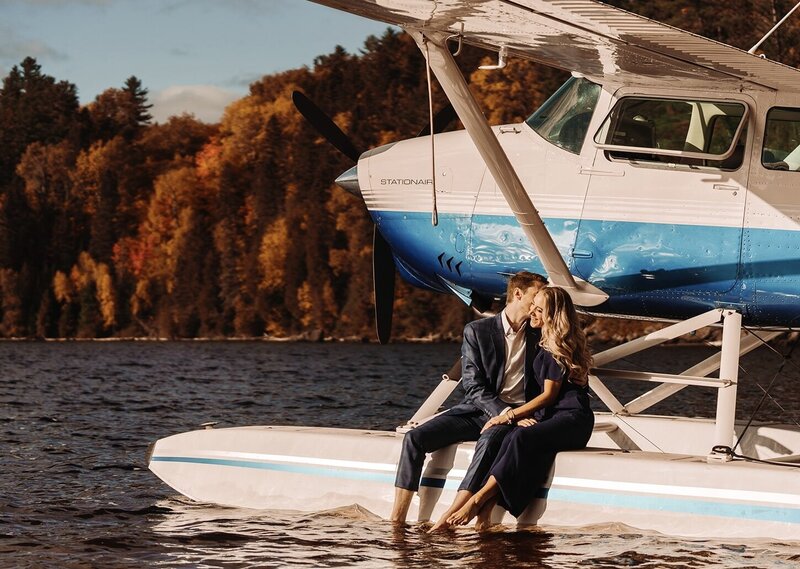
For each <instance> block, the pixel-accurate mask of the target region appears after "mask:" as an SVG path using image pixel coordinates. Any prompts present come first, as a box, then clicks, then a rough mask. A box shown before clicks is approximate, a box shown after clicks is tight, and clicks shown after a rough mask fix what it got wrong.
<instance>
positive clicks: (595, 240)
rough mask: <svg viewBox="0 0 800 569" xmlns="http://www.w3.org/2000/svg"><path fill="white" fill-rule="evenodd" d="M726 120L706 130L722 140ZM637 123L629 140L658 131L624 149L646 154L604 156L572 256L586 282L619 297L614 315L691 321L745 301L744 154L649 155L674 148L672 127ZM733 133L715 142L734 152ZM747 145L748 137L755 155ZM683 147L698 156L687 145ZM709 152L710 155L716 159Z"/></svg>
mask: <svg viewBox="0 0 800 569" xmlns="http://www.w3.org/2000/svg"><path fill="white" fill-rule="evenodd" d="M671 103H674V101H672V102H671ZM652 106H653V107H657V105H652ZM646 107H647V106H646V105H642V106H641V107H640V108H646ZM612 112H613V111H612ZM744 116H745V117H746V116H747V114H746V113H745V114H744ZM706 119H708V117H706ZM717 120H718V122H717V124H716V125H714V124H713V123H714V121H708V120H706V122H705V126H706V128H708V129H712V130H715V129H716V130H719V131H720V132H722V131H725V129H726V128H728V127H730V126H731V124H733V123H735V121H731V120H728V119H727V118H726V117H725V116H724V115H720V117H719V118H718V119H717ZM636 122H638V123H640V124H637V125H635V126H633V127H630V128H628V129H627V130H626V131H625V134H626V135H627V136H630V137H634V136H636V135H637V131H636V130H635V129H638V128H641V130H643V131H645V130H648V129H650V131H649V132H641V133H638V134H641V135H642V136H643V137H644V138H645V139H646V140H645V141H644V142H642V141H636V140H628V141H625V142H623V143H622V144H621V145H620V146H621V147H631V146H641V147H642V151H640V152H630V151H609V150H608V149H598V150H597V151H596V154H595V161H594V165H593V167H592V173H591V177H590V182H589V189H588V191H587V194H586V201H585V204H584V211H583V215H582V219H581V223H580V227H579V229H578V236H577V239H576V242H575V248H574V250H573V252H572V256H573V258H574V263H575V265H574V266H575V269H576V271H577V274H578V275H579V276H580V277H581V278H584V279H586V280H588V281H590V282H591V283H592V284H594V285H595V286H599V287H600V288H602V289H604V290H605V291H607V292H609V293H611V295H612V296H613V297H616V298H615V299H614V301H615V302H616V303H619V306H615V307H612V309H613V310H615V311H616V310H619V309H622V310H626V311H631V312H632V313H637V312H639V313H641V314H642V315H643V316H659V317H668V318H685V317H688V316H690V315H692V314H696V313H697V312H698V311H699V310H698V308H701V309H706V308H713V307H714V306H717V305H718V303H719V302H725V303H736V302H738V301H739V299H740V292H741V291H740V290H739V284H738V282H739V266H740V256H741V247H742V225H743V218H744V211H745V203H746V197H747V181H748V175H749V164H748V161H747V160H745V159H744V155H745V146H737V148H736V149H735V151H734V152H733V153H732V154H731V155H730V156H728V157H726V158H725V159H722V160H710V159H705V158H704V159H701V158H696V157H692V158H686V157H677V156H676V157H671V156H663V155H660V156H659V155H650V154H648V153H646V152H645V149H644V146H645V145H646V144H653V145H654V147H655V148H665V146H666V144H668V142H663V141H659V134H658V129H659V127H661V128H662V131H667V127H666V126H665V125H664V123H663V121H661V119H660V118H659V117H645V116H641V117H639V116H637V117H636ZM687 130H691V129H690V128H689V127H687ZM750 130H751V131H752V130H753V129H750ZM725 132H726V134H718V135H716V136H717V137H723V138H725V137H727V138H725V140H724V141H723V142H722V143H718V144H717V146H725V144H727V142H728V141H730V143H731V145H733V144H735V140H736V139H735V128H734V129H733V131H732V132H727V131H725ZM731 137H733V138H731ZM747 138H748V133H747V132H746V130H745V131H743V132H741V131H740V136H739V140H741V141H742V142H743V144H744V142H745V141H746V144H747V146H746V148H749V145H750V144H751V141H749V140H747ZM710 144H714V141H713V140H712V141H711V143H710ZM699 145H700V142H699V141H696V145H695V146H693V147H691V148H697V147H698V146H699ZM681 146H682V148H690V146H689V143H688V142H681ZM704 146H705V148H700V150H701V151H706V152H708V151H709V150H713V148H710V146H709V143H705V144H704ZM726 148H728V147H727V146H726ZM719 153H720V154H724V151H721V150H720V151H719ZM693 154H694V155H695V156H697V155H699V154H700V152H694V153H693ZM622 305H625V306H622Z"/></svg>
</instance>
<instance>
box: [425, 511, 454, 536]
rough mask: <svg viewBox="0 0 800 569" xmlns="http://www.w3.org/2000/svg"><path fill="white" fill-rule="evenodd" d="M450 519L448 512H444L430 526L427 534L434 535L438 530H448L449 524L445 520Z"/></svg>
mask: <svg viewBox="0 0 800 569" xmlns="http://www.w3.org/2000/svg"><path fill="white" fill-rule="evenodd" d="M448 517H450V512H445V513H444V514H442V517H441V518H439V520H438V521H437V522H436V523H435V524H433V526H431V529H429V530H428V533H434V532H436V531H439V530H444V529H450V524H449V523H448V521H447V518H448Z"/></svg>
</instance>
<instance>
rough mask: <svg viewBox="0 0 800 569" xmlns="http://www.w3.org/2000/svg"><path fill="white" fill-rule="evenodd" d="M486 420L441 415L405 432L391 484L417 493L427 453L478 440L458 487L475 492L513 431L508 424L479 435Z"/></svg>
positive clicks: (481, 416) (476, 416)
mask: <svg viewBox="0 0 800 569" xmlns="http://www.w3.org/2000/svg"><path fill="white" fill-rule="evenodd" d="M488 420H489V417H488V416H486V415H484V414H483V413H481V412H474V413H469V414H452V415H450V414H448V413H444V414H442V415H439V416H437V417H434V418H433V419H431V420H430V421H427V422H426V423H423V424H422V425H420V426H419V427H416V428H415V429H412V430H410V431H408V432H407V433H406V435H405V438H404V439H403V448H402V451H401V453H400V462H399V464H398V465H397V477H396V478H395V483H394V485H395V486H396V487H398V488H405V489H407V490H413V491H415V492H416V491H417V490H419V485H420V478H421V477H422V466H423V464H424V463H425V455H426V454H428V453H431V452H434V451H437V450H439V449H441V448H444V447H446V446H449V445H452V444H456V443H460V442H463V441H477V442H476V443H475V457H474V458H473V460H472V462H471V464H470V465H469V468H468V469H467V472H466V474H465V475H464V480H462V482H461V485H460V486H459V488H458V489H459V490H469V491H471V492H477V491H478V490H479V489H480V487H481V485H482V484H483V481H484V479H485V478H486V475H487V474H488V472H489V469H490V468H491V466H492V463H493V462H494V459H495V457H496V456H497V453H498V451H499V450H500V445H501V444H502V443H503V438H504V437H505V436H506V435H507V434H508V433H509V432H510V431H511V428H512V427H511V426H510V425H509V426H507V425H497V426H494V427H492V428H491V429H489V430H488V431H486V432H485V433H483V434H481V429H482V428H483V425H485V424H486V421H488Z"/></svg>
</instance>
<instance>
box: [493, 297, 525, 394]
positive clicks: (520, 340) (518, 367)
mask: <svg viewBox="0 0 800 569" xmlns="http://www.w3.org/2000/svg"><path fill="white" fill-rule="evenodd" d="M502 320H503V331H504V332H505V340H506V361H505V366H504V368H503V383H502V384H501V387H500V393H499V397H500V399H501V400H502V401H504V402H505V403H508V404H509V405H511V406H514V407H516V406H518V405H522V404H523V403H525V331H526V330H527V328H528V323H527V321H526V322H525V323H524V324H522V326H520V327H519V330H517V331H516V332H514V329H513V328H512V327H511V323H510V322H509V321H508V315H507V314H506V312H505V310H504V311H503V318H502Z"/></svg>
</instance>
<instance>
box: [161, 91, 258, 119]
mask: <svg viewBox="0 0 800 569" xmlns="http://www.w3.org/2000/svg"><path fill="white" fill-rule="evenodd" d="M243 96H244V95H243V94H240V93H234V92H233V91H226V90H225V89H221V88H219V87H215V86H214V85H173V86H171V87H167V88H166V89H164V90H163V91H159V92H157V93H155V94H154V95H152V96H151V97H150V102H151V103H153V108H152V109H150V114H152V115H153V119H154V120H155V121H157V122H165V121H166V120H167V119H168V118H169V117H171V116H174V115H181V114H183V113H190V114H193V115H194V116H195V118H197V119H198V120H201V121H203V122H207V123H215V122H219V120H220V118H221V117H222V112H223V111H224V110H225V107H227V106H228V105H229V104H231V103H232V102H233V101H235V100H236V99H239V98H241V97H243Z"/></svg>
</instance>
